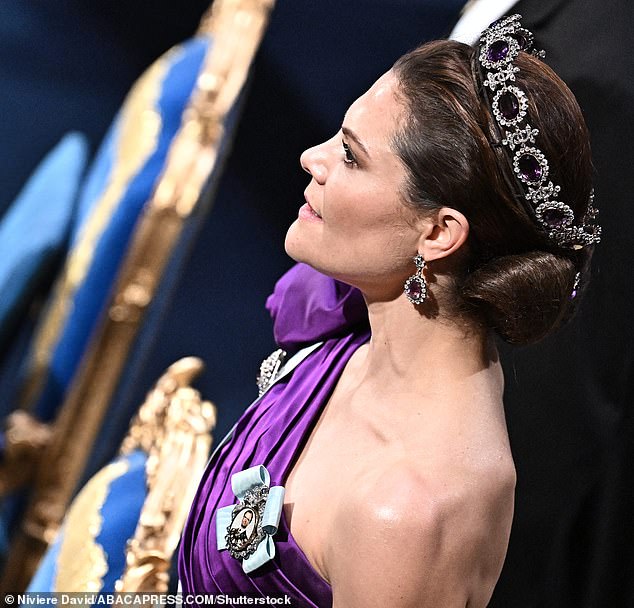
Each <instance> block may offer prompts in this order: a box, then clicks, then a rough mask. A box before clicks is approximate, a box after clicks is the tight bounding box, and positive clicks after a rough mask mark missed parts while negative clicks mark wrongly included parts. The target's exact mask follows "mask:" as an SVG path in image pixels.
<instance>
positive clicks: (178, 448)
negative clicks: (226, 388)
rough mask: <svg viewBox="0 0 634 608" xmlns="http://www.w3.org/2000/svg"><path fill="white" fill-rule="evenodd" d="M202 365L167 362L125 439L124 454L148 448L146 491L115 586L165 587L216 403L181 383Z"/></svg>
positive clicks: (158, 589) (207, 443)
mask: <svg viewBox="0 0 634 608" xmlns="http://www.w3.org/2000/svg"><path fill="white" fill-rule="evenodd" d="M201 369H202V362H201V361H200V360H199V359H195V358H193V357H190V358H187V359H181V360H180V361H178V362H177V363H175V364H174V365H173V366H171V367H170V368H169V369H168V370H167V372H166V374H165V375H164V376H163V377H162V378H161V379H160V380H159V382H158V383H157V385H156V388H155V390H154V391H152V392H151V393H150V394H149V395H148V397H147V399H146V401H145V403H144V404H143V406H142V407H141V409H140V410H139V414H138V416H137V418H136V420H135V421H134V422H133V424H132V426H131V429H130V432H129V433H128V437H127V438H126V439H125V441H124V442H123V445H122V448H121V451H122V453H123V454H127V453H130V452H131V451H132V450H134V449H137V448H142V449H144V450H146V449H147V452H148V461H147V465H146V474H147V484H148V495H147V498H146V500H145V504H144V505H143V510H142V511H141V515H140V517H139V523H138V526H137V529H136V532H135V535H134V537H133V538H132V539H130V541H129V543H128V549H127V552H126V570H125V572H124V574H123V576H122V577H121V579H120V580H119V581H118V582H117V584H116V590H117V591H122V592H123V591H156V592H163V593H164V592H166V591H167V589H168V583H169V577H168V571H169V567H170V562H171V558H172V554H173V553H174V550H175V549H176V545H177V544H178V541H179V538H180V535H181V531H182V529H183V525H184V524H185V519H186V517H187V514H188V513H189V508H190V506H191V502H192V501H193V499H194V494H195V492H196V488H197V487H198V482H199V480H200V476H201V475H202V472H203V470H204V468H205V464H206V462H207V459H208V457H209V451H210V448H211V430H212V429H213V427H214V426H215V424H216V408H215V407H214V406H213V405H212V404H211V403H210V402H209V401H202V400H201V399H200V394H199V393H198V391H195V390H194V389H192V388H190V387H188V386H185V384H187V383H188V382H189V381H190V380H191V378H192V377H193V376H194V375H196V374H198V373H199V371H200V370H201ZM166 402H167V406H165V404H166Z"/></svg>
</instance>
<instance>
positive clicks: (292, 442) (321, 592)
mask: <svg viewBox="0 0 634 608" xmlns="http://www.w3.org/2000/svg"><path fill="white" fill-rule="evenodd" d="M267 308H268V309H269V310H270V311H271V314H272V316H273V318H274V332H275V336H276V340H277V342H278V344H280V346H281V347H282V348H285V349H289V350H296V349H297V348H298V347H299V346H301V345H303V344H309V343H312V342H315V341H319V340H324V339H325V340H326V341H325V343H324V344H323V345H322V346H321V347H319V348H318V349H317V350H316V351H315V352H313V353H311V354H310V355H309V356H308V357H307V358H306V359H305V360H304V361H303V362H302V363H300V364H299V365H298V366H297V367H296V368H295V370H293V372H292V373H291V374H290V375H289V376H288V377H286V378H283V379H282V380H280V381H279V382H278V383H277V384H276V385H275V386H273V387H272V388H271V389H270V390H269V391H268V392H267V393H266V394H265V395H264V396H263V397H262V398H261V399H260V400H259V401H257V402H256V403H255V404H254V405H252V406H251V407H250V408H249V409H248V410H247V411H246V412H245V413H244V414H243V416H242V417H241V418H240V420H239V421H238V423H237V426H236V429H235V432H234V434H233V437H232V439H231V440H230V441H229V442H228V443H227V444H226V445H225V446H223V447H222V448H221V449H220V450H219V451H218V453H217V454H216V455H215V456H214V458H213V459H212V461H211V462H210V463H209V465H208V467H207V470H206V471H205V474H204V476H203V478H202V480H201V483H200V486H199V488H198V492H197V495H196V498H195V499H194V503H193V505H192V509H191V512H190V515H189V519H188V521H187V523H186V525H185V529H184V531H183V537H182V541H181V549H180V554H179V576H180V580H181V584H182V587H183V592H185V593H212V594H226V595H229V596H232V595H233V596H243V595H251V596H270V597H281V596H283V595H286V596H289V597H290V598H291V602H292V606H296V607H301V608H304V607H305V608H326V607H329V606H331V605H332V592H331V588H330V585H329V584H328V583H327V582H326V581H325V580H324V579H323V578H321V576H320V575H319V574H318V573H317V572H316V571H315V570H314V569H313V567H312V566H311V564H310V562H309V561H308V559H307V558H306V556H305V555H304V553H303V552H302V550H301V549H300V548H299V547H298V546H297V543H296V542H295V540H294V539H293V537H292V536H291V534H290V530H289V528H288V524H287V521H286V519H285V517H284V514H282V518H281V521H280V527H279V530H278V532H277V534H276V535H275V536H274V537H273V538H274V541H275V548H276V556H275V559H274V560H273V561H272V562H269V563H268V564H265V565H264V566H262V567H261V568H259V569H257V570H255V571H254V572H252V573H250V574H248V575H247V574H245V573H244V572H243V570H242V564H241V562H240V561H239V560H236V559H234V558H232V557H231V555H230V554H229V552H228V551H226V550H224V551H218V550H217V549H216V529H215V527H216V518H215V514H216V510H217V509H218V508H219V507H224V506H226V505H229V504H235V503H236V498H235V496H234V495H233V492H232V490H231V475H232V474H233V473H236V472H238V471H242V470H244V469H247V468H249V467H252V466H255V465H260V464H261V465H264V466H265V467H266V468H267V469H268V471H269V473H270V474H271V485H284V483H285V480H286V478H287V476H288V473H289V472H290V470H291V468H292V466H293V464H294V463H295V461H296V460H297V458H298V457H299V454H300V452H301V449H302V447H303V446H304V444H305V443H306V441H307V440H308V437H309V435H310V432H311V431H312V429H313V428H314V426H315V424H316V422H317V420H318V419H319V415H320V414H321V412H322V410H323V408H324V406H325V405H326V403H327V402H328V399H329V397H330V395H331V394H332V391H333V390H334V388H335V385H336V384H337V380H338V379H339V377H340V375H341V373H342V371H343V369H344V367H345V365H346V363H347V362H348V360H349V359H350V357H351V356H352V354H353V353H354V352H355V350H356V349H357V348H358V347H359V346H360V345H361V344H363V343H364V342H365V341H367V339H368V337H369V330H368V326H367V309H366V307H365V303H364V301H363V297H362V296H361V294H360V292H359V291H358V290H356V289H354V288H352V287H349V286H347V285H344V284H343V283H339V282H337V281H334V280H333V279H330V278H328V277H325V276H323V275H321V274H319V273H318V272H316V271H315V270H313V269H311V268H310V267H308V266H305V265H303V264H298V265H297V266H295V267H293V268H292V269H291V270H290V271H289V272H288V273H287V274H286V275H284V277H282V278H281V279H280V281H279V282H278V283H277V285H276V287H275V291H274V293H273V295H272V296H270V298H269V299H268V301H267Z"/></svg>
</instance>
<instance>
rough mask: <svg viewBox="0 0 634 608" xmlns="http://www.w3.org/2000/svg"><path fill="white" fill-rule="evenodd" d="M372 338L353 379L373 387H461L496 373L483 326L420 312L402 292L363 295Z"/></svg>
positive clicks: (430, 389)
mask: <svg viewBox="0 0 634 608" xmlns="http://www.w3.org/2000/svg"><path fill="white" fill-rule="evenodd" d="M367 304H368V313H369V319H370V327H371V330H372V338H371V340H370V343H369V346H368V348H367V350H366V353H365V357H363V359H362V360H361V361H359V367H358V368H357V372H358V373H357V374H356V375H357V379H358V380H359V381H363V382H364V383H365V382H370V383H372V384H376V387H377V390H381V387H389V390H391V391H394V390H403V391H405V392H410V391H412V390H414V391H419V392H420V391H423V392H424V393H429V392H432V393H436V392H437V391H442V392H443V393H447V392H448V391H449V392H450V391H451V389H452V388H457V389H458V390H460V389H461V388H464V386H465V384H466V383H469V382H470V381H472V380H474V379H475V378H477V377H480V376H481V375H482V373H486V372H490V371H493V372H494V373H495V374H497V375H498V376H499V379H501V372H500V370H499V363H498V357H497V350H496V348H495V344H494V342H493V340H492V338H491V337H490V335H489V334H488V332H487V331H486V330H485V329H482V328H480V327H477V326H475V325H473V326H466V325H461V324H460V325H459V324H457V323H452V322H449V321H447V320H443V319H442V318H440V317H435V318H430V317H427V316H425V315H424V314H421V310H419V309H421V308H424V307H417V306H414V305H413V304H411V303H410V302H409V301H408V300H407V299H406V298H405V296H404V295H402V296H399V297H398V298H396V299H395V300H391V301H367Z"/></svg>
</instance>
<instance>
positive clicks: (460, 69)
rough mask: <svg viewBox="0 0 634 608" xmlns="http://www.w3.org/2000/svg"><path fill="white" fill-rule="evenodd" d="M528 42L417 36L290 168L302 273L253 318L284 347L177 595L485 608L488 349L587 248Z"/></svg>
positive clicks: (493, 479) (497, 404) (498, 471)
mask: <svg viewBox="0 0 634 608" xmlns="http://www.w3.org/2000/svg"><path fill="white" fill-rule="evenodd" d="M531 51H532V36H531V35H530V33H529V32H527V31H526V30H524V29H522V28H521V26H520V23H519V18H518V17H517V16H514V17H511V18H507V19H504V20H502V21H501V22H498V23H496V24H494V25H492V26H491V27H490V28H489V29H488V30H487V31H486V32H485V33H484V34H483V36H482V38H481V41H480V43H479V45H478V46H477V47H476V48H471V47H468V46H466V45H462V44H460V43H456V42H450V41H439V42H433V43H429V44H426V45H423V46H422V47H420V48H418V49H416V50H415V51H413V52H411V53H409V54H407V55H405V56H404V57H402V58H401V59H399V60H398V61H397V63H396V64H395V66H394V67H393V68H392V69H391V70H390V71H389V72H387V73H386V74H384V75H383V76H381V77H380V78H379V80H378V81H377V82H376V83H375V84H374V85H373V86H372V87H371V88H370V90H369V91H367V92H366V93H365V94H364V95H362V96H361V97H360V98H359V99H358V100H357V101H355V102H354V103H353V104H352V106H351V107H350V109H349V110H348V112H347V113H346V115H345V117H344V120H343V123H342V127H341V130H340V131H339V132H338V133H337V134H336V135H335V136H334V137H333V138H332V139H330V140H328V141H326V142H324V143H323V144H321V145H319V146H316V147H314V148H311V149H309V150H307V151H306V152H304V153H303V154H302V157H301V164H302V167H303V168H304V169H305V170H306V171H307V172H308V173H309V174H310V176H311V181H310V183H309V185H308V187H307V189H306V192H305V197H306V203H305V204H304V205H303V206H302V208H301V209H300V210H299V216H298V218H297V220H296V221H295V222H294V223H293V224H292V226H291V227H290V229H289V231H288V235H287V239H286V250H287V252H288V253H289V255H290V256H291V257H293V258H294V259H295V260H297V261H298V262H300V264H298V265H297V266H295V267H294V268H293V269H292V270H291V271H290V272H289V273H287V274H286V275H285V276H284V277H283V278H282V279H281V280H280V281H279V282H278V284H277V286H276V288H275V292H274V293H273V295H272V296H271V297H270V298H269V300H268V303H267V306H268V308H269V310H270V311H271V313H272V315H273V318H274V331H275V336H276V340H277V342H278V344H279V345H280V347H281V348H282V349H284V351H285V353H284V354H282V353H281V352H280V351H278V352H276V353H274V355H273V356H272V357H270V358H269V359H268V360H266V361H265V362H264V364H263V368H262V378H261V381H260V385H261V390H262V395H261V396H260V398H259V399H258V400H257V401H256V402H255V403H254V404H253V405H252V406H251V407H250V408H248V409H247V411H246V412H245V414H244V415H243V416H242V418H241V419H240V420H239V421H238V423H237V425H236V427H235V428H234V430H233V432H232V434H231V436H230V437H229V438H228V439H227V441H225V442H224V444H223V445H221V446H220V447H219V449H217V451H216V453H215V454H214V456H213V457H212V459H211V461H210V464H209V467H208V469H207V472H206V474H205V476H204V478H203V480H202V481H201V485H200V488H199V491H198V495H197V497H196V499H195V501H194V505H193V507H192V511H191V513H190V518H189V521H188V523H187V525H186V528H185V531H184V534H183V541H182V545H181V555H180V562H179V574H180V578H181V584H182V588H183V591H184V592H186V593H213V594H225V595H228V596H230V597H234V598H238V597H240V596H244V595H256V596H261V597H270V598H273V597H275V598H282V597H288V598H289V600H290V602H291V605H293V606H301V607H319V608H325V607H329V606H334V607H335V608H369V607H374V606H376V607H379V606H380V607H383V606H390V607H393V608H406V607H410V606H411V607H417V608H426V607H429V608H445V607H446V608H453V607H459V608H465V607H469V608H478V607H484V606H486V605H487V603H488V601H489V599H490V597H491V594H492V592H493V588H494V585H495V583H496V581H497V578H498V576H499V573H500V570H501V568H502V564H503V561H504V556H505V553H506V549H507V544H508V538H509V533H510V528H511V521H512V516H513V501H514V487H515V469H514V466H513V459H512V455H511V450H510V448H509V441H508V435H507V430H506V424H505V419H504V409H503V403H502V395H503V375H502V370H501V367H500V363H499V360H498V355H497V351H496V346H495V339H494V336H495V334H497V335H499V336H501V337H502V338H503V339H504V340H506V341H508V342H511V343H515V344H528V343H531V342H535V341H537V340H540V339H541V338H543V337H545V336H546V335H548V334H550V333H551V332H552V331H554V330H555V329H556V328H557V327H559V326H560V325H561V324H562V323H563V322H564V321H565V320H567V319H568V318H569V317H570V316H571V314H572V312H573V311H574V308H575V307H576V305H577V303H578V301H579V292H580V287H581V285H582V284H583V281H584V279H585V278H586V275H587V265H588V261H589V259H590V255H591V252H592V248H593V245H594V243H596V242H597V241H598V239H599V233H600V229H599V227H598V226H597V225H596V224H595V223H594V215H595V211H594V209H593V208H592V194H591V192H592V190H591V159H590V151H589V144H588V134H587V131H586V128H585V124H584V122H583V118H582V116H581V112H580V110H579V107H578V105H577V103H576V101H575V99H574V97H573V96H572V94H571V93H570V91H569V90H568V89H567V87H566V86H565V84H564V83H563V82H562V81H561V80H560V79H559V78H558V77H557V76H556V75H555V74H554V73H553V72H552V71H551V70H550V69H549V68H548V67H547V66H546V65H545V64H543V63H542V61H541V60H540V59H539V58H538V57H536V56H534V55H533V54H531ZM284 355H285V359H284V361H283V362H282V359H283V356H284ZM282 487H283V488H284V489H282ZM282 505H283V506H282ZM247 510H249V512H251V513H252V515H253V521H255V524H252V521H251V520H250V521H249V524H250V525H251V527H250V528H249V529H250V530H252V531H251V533H250V536H249V538H248V539H247V540H246V541H245V542H241V543H240V544H239V545H238V544H236V543H234V542H233V541H232V534H231V533H230V531H231V529H232V527H233V528H237V526H238V525H239V522H241V521H243V518H244V516H245V513H246V511H247ZM245 528H246V526H245ZM243 540H244V539H243ZM236 602H238V600H236Z"/></svg>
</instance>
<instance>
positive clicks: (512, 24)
mask: <svg viewBox="0 0 634 608" xmlns="http://www.w3.org/2000/svg"><path fill="white" fill-rule="evenodd" d="M520 19H521V16H520V15H512V16H510V17H505V18H502V19H499V20H498V21H495V22H494V23H492V24H491V25H490V26H489V27H488V28H487V29H486V30H484V32H483V33H482V35H481V37H480V42H479V44H478V47H477V50H476V61H477V62H478V66H479V69H478V70H476V72H477V74H476V77H477V80H479V84H480V85H481V88H482V90H483V96H484V98H485V101H486V103H487V106H488V108H489V110H490V112H491V114H492V115H493V117H494V119H495V123H496V125H497V128H498V131H499V133H500V135H502V139H501V142H500V143H501V145H502V146H503V147H504V148H505V149H507V150H508V158H509V162H510V165H511V167H512V170H513V174H514V176H515V180H516V181H517V183H518V185H519V190H520V192H521V196H520V200H521V202H522V204H523V205H524V207H525V208H526V210H527V212H528V213H529V215H530V216H531V217H533V218H535V220H536V221H537V223H538V224H539V225H540V227H541V228H542V229H543V230H544V231H545V232H546V233H547V235H548V237H549V239H551V240H552V241H553V242H554V243H555V244H556V245H558V246H559V247H562V248H566V249H581V248H582V247H586V246H589V245H593V244H594V243H598V242H599V241H600V238H601V227H600V226H599V225H598V224H597V223H596V222H595V218H596V216H597V210H596V209H595V207H594V204H593V202H594V195H593V194H591V195H590V200H589V201H588V208H587V212H586V214H585V215H584V217H583V218H582V220H581V222H579V223H575V214H574V212H573V210H572V209H571V207H570V206H569V205H567V204H566V203H564V202H561V201H559V200H557V195H558V194H559V192H560V190H561V188H560V187H559V186H557V185H555V184H554V183H553V182H552V181H551V180H549V179H548V174H549V167H548V160H547V159H546V157H545V156H544V153H543V152H542V151H541V150H540V149H539V147H538V146H537V143H536V137H537V135H538V134H539V130H538V129H534V128H533V127H532V126H531V125H530V124H529V122H528V117H527V114H528V97H527V95H526V93H525V92H524V91H522V89H520V88H519V87H518V86H517V85H516V84H514V83H515V75H516V74H517V73H518V72H519V71H520V69H519V68H518V67H517V66H516V65H514V64H513V61H514V60H515V59H516V57H517V56H518V55H519V52H520V51H525V52H527V53H531V54H532V55H535V56H536V57H539V58H540V59H543V57H544V52H543V51H537V50H535V48H534V46H533V44H534V37H533V34H532V33H531V32H529V31H528V30H527V29H524V28H523V27H522V26H521V23H520ZM487 89H488V90H487ZM498 145H499V144H498Z"/></svg>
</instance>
